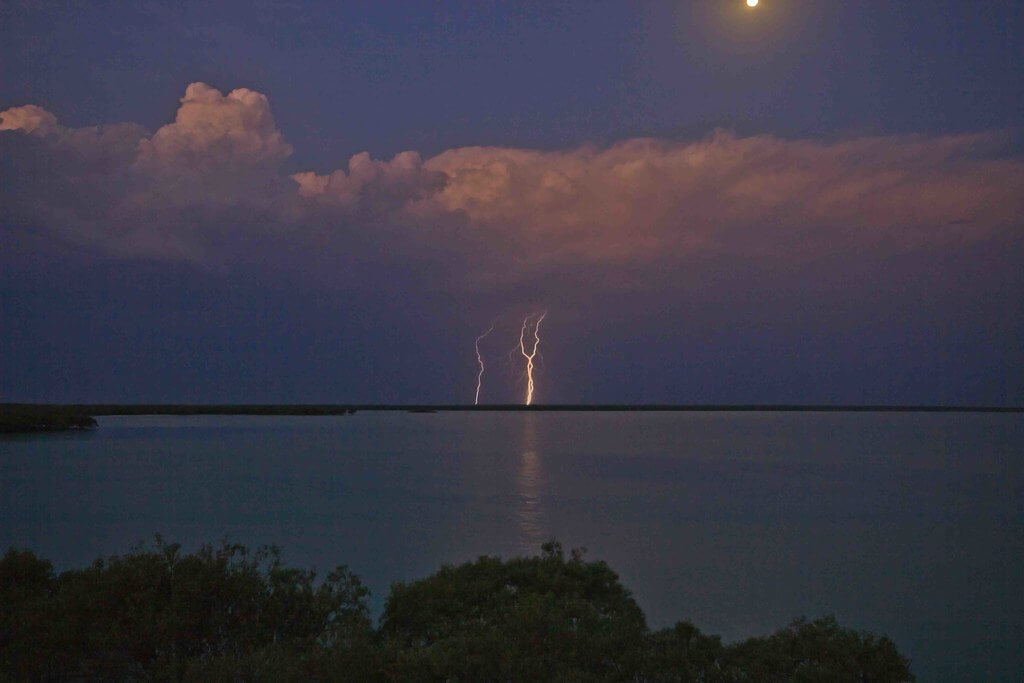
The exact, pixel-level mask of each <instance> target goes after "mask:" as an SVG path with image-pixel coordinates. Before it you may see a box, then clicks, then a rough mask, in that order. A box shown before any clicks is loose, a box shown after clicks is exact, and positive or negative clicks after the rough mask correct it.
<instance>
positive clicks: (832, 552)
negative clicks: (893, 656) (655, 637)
mask: <svg viewBox="0 0 1024 683" xmlns="http://www.w3.org/2000/svg"><path fill="white" fill-rule="evenodd" d="M1022 456H1024V415H979V414H938V415H937V414H862V413H848V414H831V413H829V414H824V413H823V414H816V413H474V414H467V413H438V414H407V413H369V412H367V413H359V414H356V415H353V416H346V417H336V418H335V417H124V418H113V417H109V418H101V419H100V428H99V429H98V430H96V431H95V432H94V433H91V434H54V435H44V436H31V437H7V438H4V439H2V440H0V547H6V546H9V545H17V546H25V547H29V548H32V549H34V550H36V551H37V552H38V553H40V554H42V555H43V556H45V557H47V558H49V559H51V560H52V561H53V562H54V563H55V565H56V566H57V568H58V569H62V568H69V567H75V566H82V565H85V564H86V563H88V562H90V561H92V560H93V559H95V558H96V557H98V556H100V555H107V554H113V553H119V552H125V551H126V550H128V549H129V548H130V547H131V546H132V545H133V544H134V543H136V542H138V541H142V540H146V539H151V538H152V535H153V534H154V533H156V532H159V533H162V534H163V535H164V536H165V537H166V538H168V539H169V540H175V541H179V542H181V543H183V544H184V545H185V546H186V547H187V548H194V547H196V546H197V545H198V544H200V543H202V542H217V541H219V539H222V538H227V539H230V540H231V541H233V542H241V543H246V544H249V545H257V544H262V543H276V544H279V545H281V546H282V547H283V548H284V555H285V560H286V561H287V562H289V563H291V564H295V565H299V566H316V567H318V568H319V569H321V570H327V569H329V568H331V567H333V566H335V565H337V564H341V563H347V564H348V565H349V566H350V567H351V568H352V569H353V570H354V571H355V572H356V573H358V574H359V575H360V576H362V577H363V578H364V579H365V580H366V581H367V583H368V584H369V586H370V587H371V589H372V590H373V604H374V609H375V610H376V611H378V612H379V610H380V608H381V605H382V601H383V598H384V596H385V595H386V593H387V589H388V586H389V585H390V583H391V582H392V581H396V580H407V579H414V578H418V577H422V576H426V575H427V574H429V573H431V572H433V571H434V570H435V569H436V568H437V567H438V566H439V565H440V564H441V563H444V562H462V561H466V560H471V559H474V558H475V557H477V556H478V555H481V554H496V555H502V556H510V555H515V554H521V553H534V552H537V551H538V549H539V546H540V544H541V543H542V542H543V541H545V540H547V539H548V538H552V537H555V538H558V539H559V540H561V541H562V542H563V544H564V545H565V546H566V548H567V549H568V548H569V547H573V546H581V545H582V546H586V547H587V548H589V553H588V557H590V558H593V559H604V560H606V561H608V562H609V564H611V566H612V567H613V568H614V569H616V570H617V571H618V572H619V574H620V576H621V577H622V579H623V582H624V583H625V584H626V585H627V586H628V587H629V588H630V589H632V590H633V592H634V594H635V596H636V599H637V601H638V602H639V604H640V606H641V607H642V608H643V609H644V612H645V613H646V614H647V617H648V621H649V623H650V625H651V626H652V627H662V626H666V625H670V624H671V623H673V622H675V621H676V620H680V619H689V620H691V621H693V622H694V623H696V624H697V625H698V626H699V627H700V628H702V629H703V630H705V631H706V632H710V633H719V634H721V635H722V636H724V637H725V638H726V640H731V639H736V638H743V637H747V636H750V635H755V634H764V633H767V632H770V631H772V630H774V629H776V628H778V627H781V626H783V625H785V624H786V623H788V621H789V620H790V619H791V618H793V617H795V616H798V615H801V614H803V615H807V616H808V617H815V616H820V615H822V614H826V613H834V614H835V615H836V616H837V617H838V619H839V620H840V622H841V623H843V624H845V625H848V626H852V627H856V628H861V629H868V630H872V631H875V632H881V633H886V634H888V635H890V636H891V637H892V638H893V639H894V640H895V641H896V643H897V645H898V646H899V648H900V650H901V651H902V652H904V653H905V654H906V655H908V656H909V657H910V658H911V659H912V668H913V670H914V671H915V673H916V674H917V675H918V676H919V678H920V679H921V680H1021V679H1022V678H1024V654H1022V652H1024V647H1022V645H1024V643H1022V634H1024V591H1022V590H1021V588H1022V581H1021V578H1022V577H1024V514H1022V513H1024V467H1022V460H1024V458H1022Z"/></svg>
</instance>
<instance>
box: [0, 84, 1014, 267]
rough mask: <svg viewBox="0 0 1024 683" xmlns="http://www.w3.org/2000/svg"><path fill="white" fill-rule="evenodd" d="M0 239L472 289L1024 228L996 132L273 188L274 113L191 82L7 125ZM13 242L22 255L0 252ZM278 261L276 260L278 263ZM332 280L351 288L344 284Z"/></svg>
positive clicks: (412, 159)
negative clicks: (358, 266) (158, 119)
mask: <svg viewBox="0 0 1024 683" xmlns="http://www.w3.org/2000/svg"><path fill="white" fill-rule="evenodd" d="M0 131H3V132H0V150H2V152H3V154H4V156H7V157H8V158H9V160H10V162H9V163H8V164H7V165H6V170H5V175H6V176H7V178H6V179H5V180H4V182H3V186H2V187H0V201H2V205H0V229H2V230H7V231H8V232H9V233H10V234H12V235H27V234H32V235H35V236H37V237H38V236H42V237H43V238H44V239H52V240H59V241H62V242H64V243H69V244H72V245H77V246H80V247H82V248H88V249H90V250H94V251H96V252H97V253H101V254H109V255H113V256H117V257H121V258H147V259H160V260H168V261H185V262H190V263H195V264H198V265H216V266H219V267H231V265H232V264H233V263H235V262H247V261H250V260H253V259H257V260H258V259H274V258H275V254H281V253H283V252H286V253H287V254H288V255H289V259H291V263H292V265H295V266H298V267H300V268H302V267H304V266H303V265H302V263H303V260H304V258H306V257H307V256H308V258H309V260H310V261H313V260H318V259H319V260H320V261H322V260H323V259H324V258H325V256H324V255H325V254H328V255H337V254H345V255H346V259H347V261H346V262H348V263H358V262H359V261H361V260H363V259H366V260H370V261H374V262H377V263H380V262H387V261H388V260H389V259H391V260H394V261H400V262H402V263H412V262H424V261H432V262H437V261H442V262H444V263H445V264H446V266H447V267H449V268H455V269H457V270H459V272H460V273H461V275H460V277H464V278H465V279H466V280H467V281H504V282H515V281H516V280H517V279H519V278H527V277H533V276H536V274H537V273H544V272H557V271H559V270H572V269H578V268H598V269H600V268H602V267H610V268H612V267H619V266H623V265H627V266H635V267H638V268H642V267H643V266H644V265H645V264H651V263H658V264H663V265H669V266H671V265H673V264H677V265H679V266H684V265H686V264H688V263H693V262H700V261H702V260H707V259H722V258H742V259H748V260H754V261H757V260H764V261H766V262H781V263H785V262H791V261H794V260H801V259H813V258H818V257H821V256H822V255H828V254H839V253H843V252H844V251H849V250H851V249H852V250H869V251H871V250H875V251H879V250H880V251H881V252H882V253H894V252H905V251H907V250H914V249H920V248H935V249H955V248H958V247H959V246H962V245H965V244H971V243H977V242H983V241H986V240H993V239H1002V238H1003V237H1005V236H1006V235H1008V234H1016V233H1018V232H1019V231H1020V228H1021V224H1022V219H1021V217H1022V216H1024V161H1022V160H1020V159H1017V158H1005V157H1001V156H1000V155H999V153H1000V149H1001V147H1002V142H1003V141H1002V139H1001V138H1000V137H999V136H997V135H992V134H972V135H956V136H947V137H916V136H900V137H892V136H890V137H861V138H854V139H846V140H840V141H835V142H821V141H812V140H783V139H779V138H776V137H772V136H754V137H737V136H735V135H733V134H731V133H728V132H724V131H716V132H714V133H712V134H711V135H709V136H708V137H706V138H705V139H702V140H698V141H693V142H675V141H667V140H654V139H634V140H626V141H623V142H620V143H618V144H615V145H612V146H610V147H607V148H597V147H582V148H577V149H568V150H556V151H539V150H529V149H510V148H501V147H464V148H458V149H451V150H448V151H445V152H443V153H441V154H438V155H436V156H434V157H432V158H428V159H422V158H421V156H420V155H419V154H418V153H417V152H413V151H408V152H403V153H401V154H398V155H396V156H395V157H394V158H392V159H390V160H377V159H373V158H371V156H370V155H369V154H368V153H365V152H364V153H361V154H357V155H355V156H353V157H352V158H351V159H350V160H349V161H348V162H347V164H345V165H344V167H343V168H339V169H338V170H335V171H332V172H329V173H324V174H318V173H315V172H312V171H308V172H300V173H292V174H289V173H286V172H285V171H283V170H282V165H283V163H282V162H284V161H285V160H286V159H288V158H289V157H290V155H291V154H292V148H291V146H290V145H289V144H288V143H287V142H286V140H285V137H284V135H283V134H282V132H281V131H279V130H278V129H277V126H276V124H275V122H274V117H273V114H272V112H271V108H270V103H269V101H268V99H267V97H266V96H265V95H263V94H261V93H258V92H254V91H252V90H248V89H244V88H241V89H237V90H233V91H231V92H230V93H228V94H227V95H225V94H222V93H221V92H220V91H218V90H216V89H214V88H212V87H210V86H209V85H206V84H205V83H193V84H191V85H189V86H188V88H187V89H186V91H185V94H184V96H183V97H182V98H181V100H180V105H179V108H178V110H177V114H176V116H175V119H174V121H173V122H172V123H169V124H167V125H165V126H163V127H161V128H160V129H158V130H157V131H156V132H154V133H152V134H150V133H149V132H147V131H145V130H144V129H143V128H142V127H141V126H138V125H136V124H132V123H117V124H113V125H108V126H97V127H86V128H68V127H65V126H63V125H61V124H60V122H59V120H58V117H57V116H56V115H55V114H53V113H51V112H48V111H46V110H45V109H43V108H41V107H39V106H36V105H32V104H29V105H25V106H19V107H13V108H11V109H7V110H6V111H3V112H0ZM7 239H9V240H13V239H16V237H10V236H9V237H8V238H7ZM282 245H285V246H286V248H284V249H282ZM337 270H338V277H344V274H343V273H342V272H341V271H343V270H344V269H343V268H340V267H339V268H338V269H337Z"/></svg>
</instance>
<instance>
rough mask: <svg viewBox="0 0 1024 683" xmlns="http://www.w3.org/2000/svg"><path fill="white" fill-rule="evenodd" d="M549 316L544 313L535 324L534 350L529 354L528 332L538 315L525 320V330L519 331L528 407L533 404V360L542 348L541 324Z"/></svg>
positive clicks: (529, 316) (532, 315)
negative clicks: (527, 347)
mask: <svg viewBox="0 0 1024 683" xmlns="http://www.w3.org/2000/svg"><path fill="white" fill-rule="evenodd" d="M547 314H548V312H547V311H544V312H543V313H541V314H540V317H539V318H537V320H536V322H534V323H533V350H532V351H530V352H529V353H527V352H526V330H527V329H528V328H529V325H530V321H531V320H532V319H533V318H534V316H535V315H536V313H534V314H531V315H528V316H526V318H524V319H523V328H522V329H521V330H520V331H519V353H521V354H522V355H523V358H525V359H526V405H530V404H532V403H533V359H534V358H535V357H536V356H537V347H538V346H540V324H541V322H543V321H544V317H545V316H546V315H547Z"/></svg>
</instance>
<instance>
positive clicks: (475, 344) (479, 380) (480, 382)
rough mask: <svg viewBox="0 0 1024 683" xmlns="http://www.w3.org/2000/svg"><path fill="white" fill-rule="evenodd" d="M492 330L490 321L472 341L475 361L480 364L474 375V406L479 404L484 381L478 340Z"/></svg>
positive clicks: (482, 361) (482, 362)
mask: <svg viewBox="0 0 1024 683" xmlns="http://www.w3.org/2000/svg"><path fill="white" fill-rule="evenodd" d="M493 331H494V323H491V326H490V327H489V328H487V331H486V332H484V333H483V334H481V335H480V336H479V337H477V338H476V341H475V342H473V348H475V349H476V362H477V365H479V366H480V372H478V373H477V375H476V396H475V397H473V405H475V406H476V405H480V388H481V387H482V386H483V383H484V357H483V355H481V353H480V342H481V341H482V340H483V338H484V337H486V336H487V335H489V334H490V333H491V332H493Z"/></svg>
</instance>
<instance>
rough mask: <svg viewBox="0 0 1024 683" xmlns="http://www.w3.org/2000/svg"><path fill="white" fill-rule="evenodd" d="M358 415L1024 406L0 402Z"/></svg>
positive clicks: (80, 409) (155, 411)
mask: <svg viewBox="0 0 1024 683" xmlns="http://www.w3.org/2000/svg"><path fill="white" fill-rule="evenodd" d="M360 411H373V412H381V411H390V412H396V411H397V412H414V413H438V412H776V413H777V412H827V413H846V412H848V413H1024V406H947V405H943V406H936V405H814V404H706V405H702V404H540V405H531V406H524V405H515V404H493V405H479V406H473V405H458V404H379V403H351V404H156V403H146V404H131V403H75V404H57V403H53V404H47V403H0V415H24V416H38V415H76V416H91V417H106V416H113V415H265V416H301V415H310V416H318V415H319V416H328V415H351V414H353V413H357V412H360Z"/></svg>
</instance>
